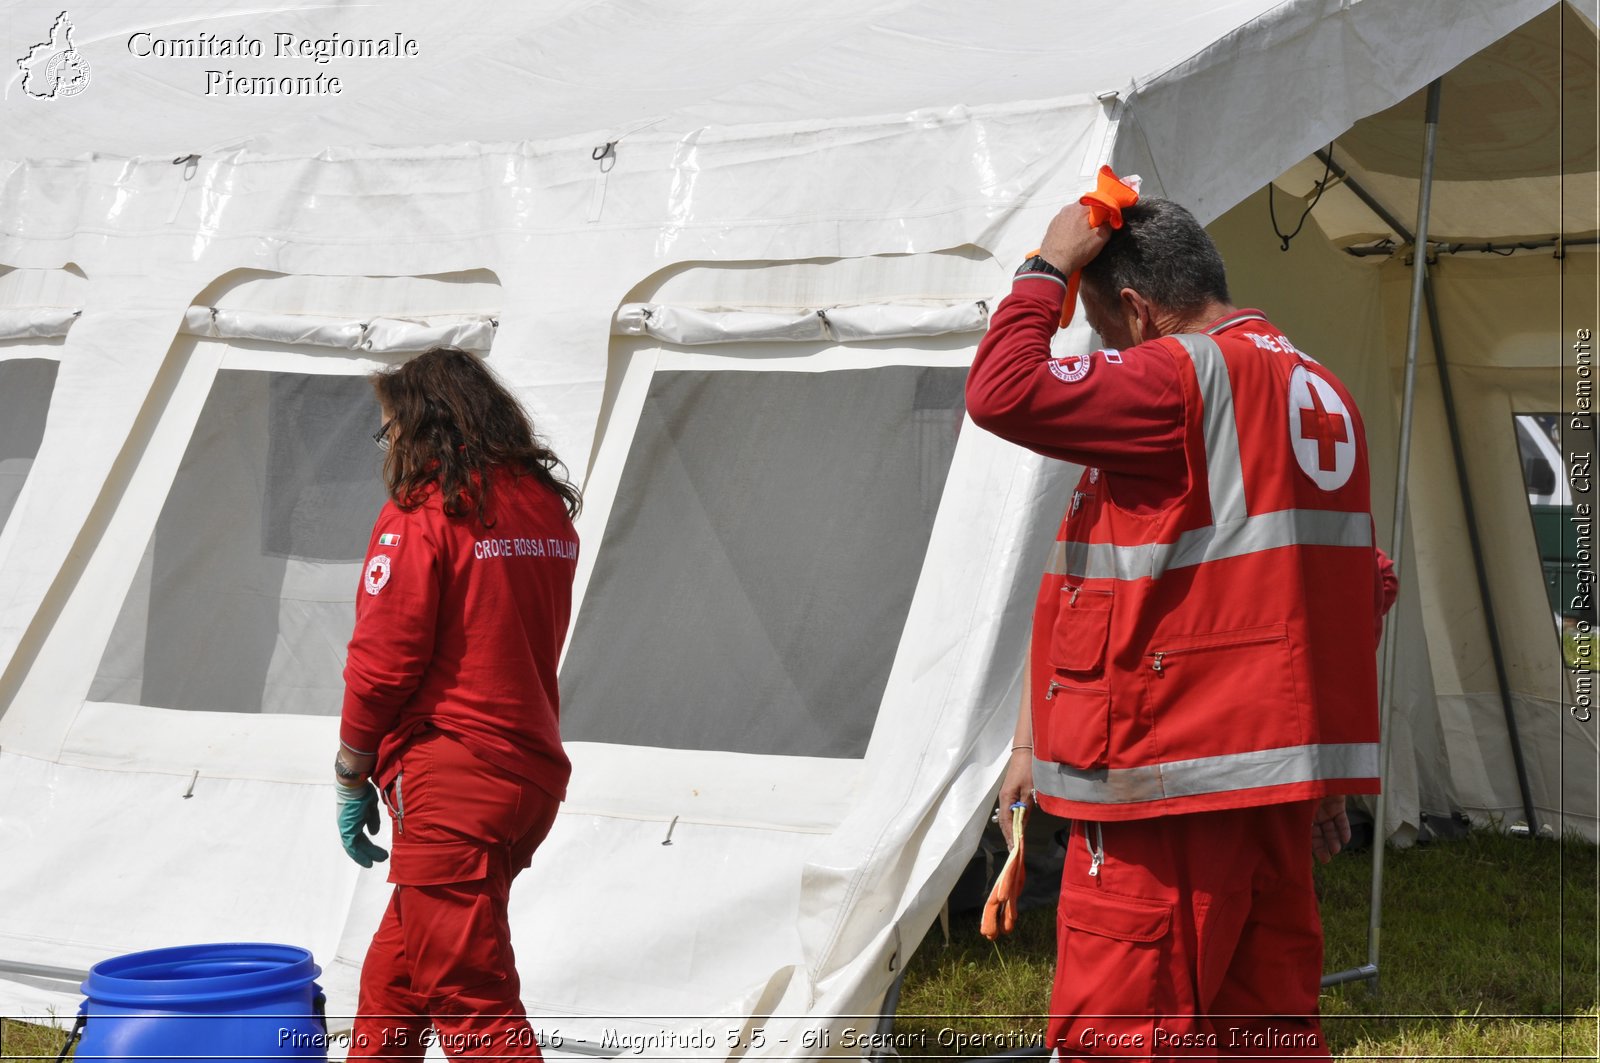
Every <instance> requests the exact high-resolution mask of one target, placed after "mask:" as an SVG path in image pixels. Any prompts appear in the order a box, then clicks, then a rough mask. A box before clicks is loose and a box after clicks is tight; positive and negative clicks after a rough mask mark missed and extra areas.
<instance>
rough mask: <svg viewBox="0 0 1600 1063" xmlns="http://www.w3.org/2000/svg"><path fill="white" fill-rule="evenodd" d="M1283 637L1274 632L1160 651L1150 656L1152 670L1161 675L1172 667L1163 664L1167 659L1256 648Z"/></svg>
mask: <svg viewBox="0 0 1600 1063" xmlns="http://www.w3.org/2000/svg"><path fill="white" fill-rule="evenodd" d="M1283 637H1284V636H1283V635H1282V634H1281V633H1278V632H1273V633H1272V634H1270V635H1255V636H1252V637H1251V638H1247V639H1240V640H1239V641H1237V642H1218V643H1215V644H1213V645H1208V646H1183V647H1180V648H1179V649H1176V650H1159V651H1157V652H1155V653H1152V654H1151V655H1150V670H1151V671H1152V672H1155V673H1156V674H1157V675H1159V674H1161V673H1162V672H1165V671H1166V670H1167V669H1168V668H1170V667H1172V666H1171V665H1170V664H1165V663H1163V661H1164V659H1165V658H1167V657H1181V656H1183V655H1184V654H1186V653H1203V652H1205V651H1206V650H1231V649H1233V648H1234V647H1235V646H1254V645H1255V644H1256V643H1259V642H1278V641H1280V640H1282V639H1283Z"/></svg>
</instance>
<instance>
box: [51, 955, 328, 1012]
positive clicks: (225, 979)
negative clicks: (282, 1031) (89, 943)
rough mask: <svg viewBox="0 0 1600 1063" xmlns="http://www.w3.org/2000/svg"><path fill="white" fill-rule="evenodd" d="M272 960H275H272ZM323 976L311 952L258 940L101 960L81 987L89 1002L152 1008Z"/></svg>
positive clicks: (255, 992) (277, 988)
mask: <svg viewBox="0 0 1600 1063" xmlns="http://www.w3.org/2000/svg"><path fill="white" fill-rule="evenodd" d="M228 960H234V961H255V962H258V963H262V964H263V966H261V967H259V968H257V969H254V970H246V971H236V972H231V973H228V974H211V975H205V976H203V977H184V976H181V975H180V976H178V977H148V976H141V972H158V973H162V974H170V973H171V971H172V968H174V967H180V966H182V965H183V964H186V963H202V962H225V961H228ZM274 961H276V962H274ZM321 974H322V968H321V967H320V966H318V965H317V963H316V962H315V960H314V959H313V957H312V955H311V952H310V950H309V949H303V948H301V947H299V946H298V945H280V944H275V943H272V942H261V941H221V942H213V943H208V944H200V945H174V946H168V947H166V948H159V949H146V950H144V951H142V952H130V953H126V954H124V955H121V956H113V957H111V958H109V959H105V960H101V961H100V962H99V963H97V964H95V965H94V966H93V967H91V968H89V977H88V978H86V979H84V981H83V983H82V985H81V986H80V987H79V988H80V989H81V991H82V992H83V994H84V995H85V996H86V997H88V998H89V1001H90V1002H91V1003H96V1004H108V1005H112V1006H124V1007H130V1006H131V1007H149V1006H151V1005H155V1004H183V1005H190V1006H193V1005H196V1004H202V1003H207V1002H215V1001H224V1000H234V999H238V998H241V997H251V996H261V995H264V994H268V993H273V992H282V991H285V990H293V989H298V988H300V987H301V986H310V987H312V988H313V989H314V990H315V989H316V988H317V987H316V986H315V980H316V979H317V978H318V977H320V976H321Z"/></svg>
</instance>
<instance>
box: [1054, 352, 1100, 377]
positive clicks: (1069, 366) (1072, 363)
mask: <svg viewBox="0 0 1600 1063" xmlns="http://www.w3.org/2000/svg"><path fill="white" fill-rule="evenodd" d="M1046 364H1047V365H1049V367H1050V375H1051V376H1053V377H1055V378H1056V379H1057V380H1059V381H1061V382H1062V383H1064V384H1075V383H1077V382H1078V381H1080V380H1082V379H1083V378H1084V377H1086V376H1088V375H1089V368H1090V366H1092V365H1093V364H1094V354H1093V352H1091V353H1089V354H1064V355H1062V356H1061V357H1059V358H1052V359H1050V361H1049V362H1047V363H1046Z"/></svg>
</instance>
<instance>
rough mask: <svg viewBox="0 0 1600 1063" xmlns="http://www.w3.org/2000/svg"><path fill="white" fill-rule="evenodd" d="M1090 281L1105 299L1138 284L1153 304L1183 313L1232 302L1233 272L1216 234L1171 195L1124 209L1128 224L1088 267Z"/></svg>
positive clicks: (1124, 220)
mask: <svg viewBox="0 0 1600 1063" xmlns="http://www.w3.org/2000/svg"><path fill="white" fill-rule="evenodd" d="M1083 276H1084V279H1085V280H1087V281H1089V282H1090V283H1091V284H1093V285H1094V288H1095V291H1096V292H1097V293H1098V294H1099V295H1100V297H1101V298H1102V299H1105V300H1108V301H1110V302H1113V303H1114V302H1115V301H1116V298H1117V293H1118V292H1120V291H1121V290H1122V289H1124V288H1132V289H1133V290H1134V291H1136V292H1138V293H1139V294H1140V295H1142V296H1144V297H1145V298H1146V299H1148V300H1150V302H1152V303H1154V304H1156V305H1157V306H1159V307H1162V308H1164V309H1167V310H1175V311H1178V312H1180V313H1184V312H1192V311H1195V310H1199V309H1201V308H1202V307H1204V306H1206V305H1207V304H1208V303H1211V302H1213V301H1215V302H1219V303H1226V302H1228V301H1229V299H1228V275H1227V271H1226V270H1224V269H1223V265H1222V255H1221V254H1220V253H1219V252H1218V251H1217V245H1216V244H1214V243H1212V242H1211V237H1210V236H1208V235H1206V231H1205V230H1204V229H1203V228H1201V227H1200V223H1199V222H1198V221H1196V220H1195V217H1194V215H1193V214H1190V213H1189V212H1188V211H1187V210H1185V209H1184V208H1183V207H1181V206H1179V205H1178V204H1176V203H1174V202H1173V201H1172V200H1170V199H1141V200H1140V201H1139V202H1138V203H1135V204H1134V205H1133V206H1131V207H1124V208H1123V210H1122V228H1120V229H1114V230H1112V232H1111V239H1110V240H1109V241H1108V242H1107V243H1106V246H1105V247H1104V248H1102V249H1101V251H1100V253H1099V254H1098V255H1096V256H1095V258H1094V260H1093V261H1091V262H1090V263H1089V264H1088V265H1087V266H1085V267H1083Z"/></svg>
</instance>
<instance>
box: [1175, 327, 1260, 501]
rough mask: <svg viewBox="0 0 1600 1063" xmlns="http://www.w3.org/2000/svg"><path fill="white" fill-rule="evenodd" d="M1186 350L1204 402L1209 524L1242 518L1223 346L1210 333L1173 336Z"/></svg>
mask: <svg viewBox="0 0 1600 1063" xmlns="http://www.w3.org/2000/svg"><path fill="white" fill-rule="evenodd" d="M1172 338H1173V339H1175V340H1177V341H1178V343H1180V344H1181V345H1182V346H1183V349H1184V350H1186V351H1188V352H1189V358H1190V360H1192V361H1193V362H1194V375H1195V377H1196V378H1197V379H1198V380H1199V383H1200V398H1201V401H1202V402H1204V404H1205V421H1204V423H1203V424H1202V426H1201V427H1202V428H1203V430H1204V433H1205V444H1206V483H1207V485H1208V486H1209V487H1210V489H1211V523H1213V524H1230V523H1232V522H1233V521H1236V520H1244V518H1245V516H1246V515H1247V514H1248V512H1249V511H1248V510H1246V509H1245V505H1244V462H1243V460H1241V459H1240V457H1239V426H1238V425H1237V424H1236V423H1235V422H1234V418H1233V385H1232V383H1231V382H1230V381H1229V380H1228V362H1227V359H1225V358H1223V356H1222V348H1221V347H1218V346H1217V341H1216V340H1214V339H1212V338H1211V337H1210V336H1199V335H1182V336H1174V337H1172Z"/></svg>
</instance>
